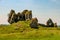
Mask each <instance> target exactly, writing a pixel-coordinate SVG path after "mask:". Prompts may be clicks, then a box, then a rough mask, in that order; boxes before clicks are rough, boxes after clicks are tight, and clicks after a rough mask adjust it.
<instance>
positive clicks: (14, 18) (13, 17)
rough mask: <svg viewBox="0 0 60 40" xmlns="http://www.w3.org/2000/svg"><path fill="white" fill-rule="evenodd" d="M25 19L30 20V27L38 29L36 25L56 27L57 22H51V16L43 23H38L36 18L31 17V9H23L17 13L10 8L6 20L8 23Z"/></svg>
mask: <svg viewBox="0 0 60 40" xmlns="http://www.w3.org/2000/svg"><path fill="white" fill-rule="evenodd" d="M26 20H31V23H30V27H31V28H36V29H38V25H40V26H43V27H57V23H53V21H52V20H51V18H49V20H48V21H47V22H46V25H45V24H41V23H38V19H37V18H32V11H31V10H30V11H29V10H24V11H23V12H21V13H20V12H18V13H17V14H16V13H15V11H14V10H11V11H10V13H9V14H8V22H9V23H10V24H12V23H16V22H18V21H26Z"/></svg>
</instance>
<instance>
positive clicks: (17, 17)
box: [8, 10, 32, 24]
mask: <svg viewBox="0 0 60 40" xmlns="http://www.w3.org/2000/svg"><path fill="white" fill-rule="evenodd" d="M31 19H32V11H31V10H30V11H28V10H24V11H23V12H22V13H20V12H18V13H17V14H16V13H15V11H14V10H11V11H10V13H9V15H8V22H9V23H10V24H12V23H15V22H18V21H25V20H31Z"/></svg>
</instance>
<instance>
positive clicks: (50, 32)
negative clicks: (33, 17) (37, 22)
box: [0, 21, 60, 40]
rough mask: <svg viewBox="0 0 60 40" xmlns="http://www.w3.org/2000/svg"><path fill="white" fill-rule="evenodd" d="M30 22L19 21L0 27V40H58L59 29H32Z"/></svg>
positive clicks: (59, 37)
mask: <svg viewBox="0 0 60 40" xmlns="http://www.w3.org/2000/svg"><path fill="white" fill-rule="evenodd" d="M29 24H30V21H19V22H17V23H13V24H11V25H7V26H0V40H60V28H53V27H52V28H51V27H48V28H47V27H41V26H39V29H33V28H30V26H29Z"/></svg>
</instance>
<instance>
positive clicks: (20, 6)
mask: <svg viewBox="0 0 60 40" xmlns="http://www.w3.org/2000/svg"><path fill="white" fill-rule="evenodd" d="M11 9H14V10H15V11H16V13H17V12H21V11H22V10H24V9H28V10H32V14H33V17H37V18H38V21H39V23H44V24H45V23H46V21H47V20H48V19H49V18H51V19H52V20H53V22H57V24H58V25H59V24H60V19H59V17H60V0H0V24H5V23H6V24H8V22H7V15H8V13H9V12H10V10H11Z"/></svg>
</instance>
